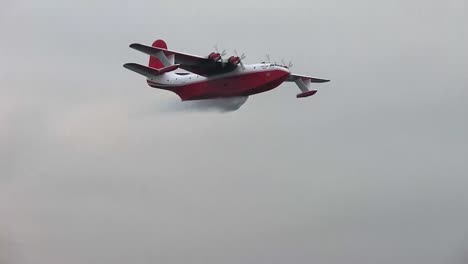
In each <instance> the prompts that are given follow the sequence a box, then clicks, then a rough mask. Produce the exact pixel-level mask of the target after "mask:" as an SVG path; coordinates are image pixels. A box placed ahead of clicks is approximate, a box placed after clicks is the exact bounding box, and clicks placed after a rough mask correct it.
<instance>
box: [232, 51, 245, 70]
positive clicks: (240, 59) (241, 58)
mask: <svg viewBox="0 0 468 264" xmlns="http://www.w3.org/2000/svg"><path fill="white" fill-rule="evenodd" d="M234 54H236V56H237V57H238V58H239V63H240V65H241V67H242V70H245V66H244V63H242V60H243V59H245V58H246V56H245V53H242V55H240V56H239V54H238V53H237V50H234Z"/></svg>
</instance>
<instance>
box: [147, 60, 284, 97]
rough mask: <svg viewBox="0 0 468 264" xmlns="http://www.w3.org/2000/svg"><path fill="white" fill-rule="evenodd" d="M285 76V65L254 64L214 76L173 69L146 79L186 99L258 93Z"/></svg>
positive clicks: (270, 87)
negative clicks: (174, 70)
mask: <svg viewBox="0 0 468 264" xmlns="http://www.w3.org/2000/svg"><path fill="white" fill-rule="evenodd" d="M288 76H289V70H288V69H287V68H285V67H280V66H276V65H272V64H254V65H246V66H245V68H244V69H242V70H241V69H239V70H236V71H234V72H232V73H228V74H224V75H219V76H215V77H203V76H200V75H196V74H180V73H173V72H172V73H166V74H163V75H161V76H158V77H156V78H153V79H148V80H147V82H148V85H150V86H151V87H154V88H159V89H164V90H169V91H172V92H174V93H176V94H177V95H178V96H179V97H180V98H181V99H182V100H183V101H185V100H201V99H212V98H223V97H237V96H249V95H253V94H258V93H262V92H265V91H269V90H271V89H274V88H275V87H277V86H279V85H280V84H281V83H283V82H284V81H285V80H286V79H287V78H288Z"/></svg>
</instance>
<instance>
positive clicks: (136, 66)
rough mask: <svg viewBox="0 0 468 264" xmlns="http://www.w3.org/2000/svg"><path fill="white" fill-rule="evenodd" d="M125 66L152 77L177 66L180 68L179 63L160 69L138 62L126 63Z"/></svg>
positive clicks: (175, 68)
mask: <svg viewBox="0 0 468 264" xmlns="http://www.w3.org/2000/svg"><path fill="white" fill-rule="evenodd" d="M124 67H125V68H127V69H129V70H131V71H134V72H136V73H139V74H141V75H143V76H146V77H147V78H150V79H151V78H154V77H156V76H159V75H161V74H164V73H166V72H170V71H174V70H177V68H179V64H174V65H171V66H167V67H164V68H159V69H156V68H153V67H146V66H143V65H140V64H137V63H126V64H124Z"/></svg>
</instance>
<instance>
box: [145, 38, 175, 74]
mask: <svg viewBox="0 0 468 264" xmlns="http://www.w3.org/2000/svg"><path fill="white" fill-rule="evenodd" d="M152 46H153V47H156V48H160V49H167V44H166V42H165V41H164V40H162V39H158V40H156V41H155V42H153V45H152ZM173 64H174V55H170V56H167V55H166V54H164V52H160V53H159V54H158V56H157V57H154V56H150V59H149V63H148V66H149V67H150V68H154V69H162V68H165V67H168V66H171V65H173Z"/></svg>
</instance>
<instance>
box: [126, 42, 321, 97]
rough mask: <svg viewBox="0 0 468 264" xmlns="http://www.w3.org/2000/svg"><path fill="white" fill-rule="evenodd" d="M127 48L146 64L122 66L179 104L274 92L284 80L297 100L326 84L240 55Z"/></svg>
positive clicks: (159, 47)
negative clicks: (313, 85)
mask: <svg viewBox="0 0 468 264" xmlns="http://www.w3.org/2000/svg"><path fill="white" fill-rule="evenodd" d="M130 47H131V48H133V49H136V50H138V51H140V52H143V53H145V54H148V55H150V59H149V65H148V66H143V65H140V64H136V63H127V64H124V65H123V66H124V67H125V68H127V69H129V70H132V71H134V72H137V73H139V74H141V75H143V76H145V77H146V78H147V83H148V85H149V86H151V87H154V88H159V89H163V90H168V91H171V92H174V93H176V94H177V95H178V96H179V97H180V98H181V99H182V101H186V100H202V99H213V98H228V97H248V96H250V95H253V94H258V93H262V92H266V91H269V90H271V89H274V88H275V87H277V86H279V85H280V84H282V83H283V82H285V81H289V82H295V83H296V84H297V86H298V87H299V89H300V90H301V93H299V94H298V95H297V98H303V97H308V96H311V95H314V94H315V93H316V92H317V90H310V89H309V87H310V84H311V83H324V82H329V80H325V79H318V78H314V77H309V76H303V75H297V74H292V73H291V72H290V71H289V68H290V66H289V67H288V66H285V65H280V64H276V63H265V62H263V63H257V64H244V63H243V62H242V60H243V59H244V58H245V56H244V55H242V56H237V55H236V56H231V57H229V58H228V59H227V60H223V59H222V56H223V55H224V52H222V54H221V53H219V52H211V53H210V54H209V55H207V56H206V57H202V56H196V55H190V54H187V53H182V52H177V51H172V50H169V49H167V45H166V42H164V40H161V39H160V40H156V41H155V42H154V43H153V45H152V46H151V47H150V46H145V45H142V44H131V45H130ZM177 69H182V70H184V72H180V71H176V70H177Z"/></svg>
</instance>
